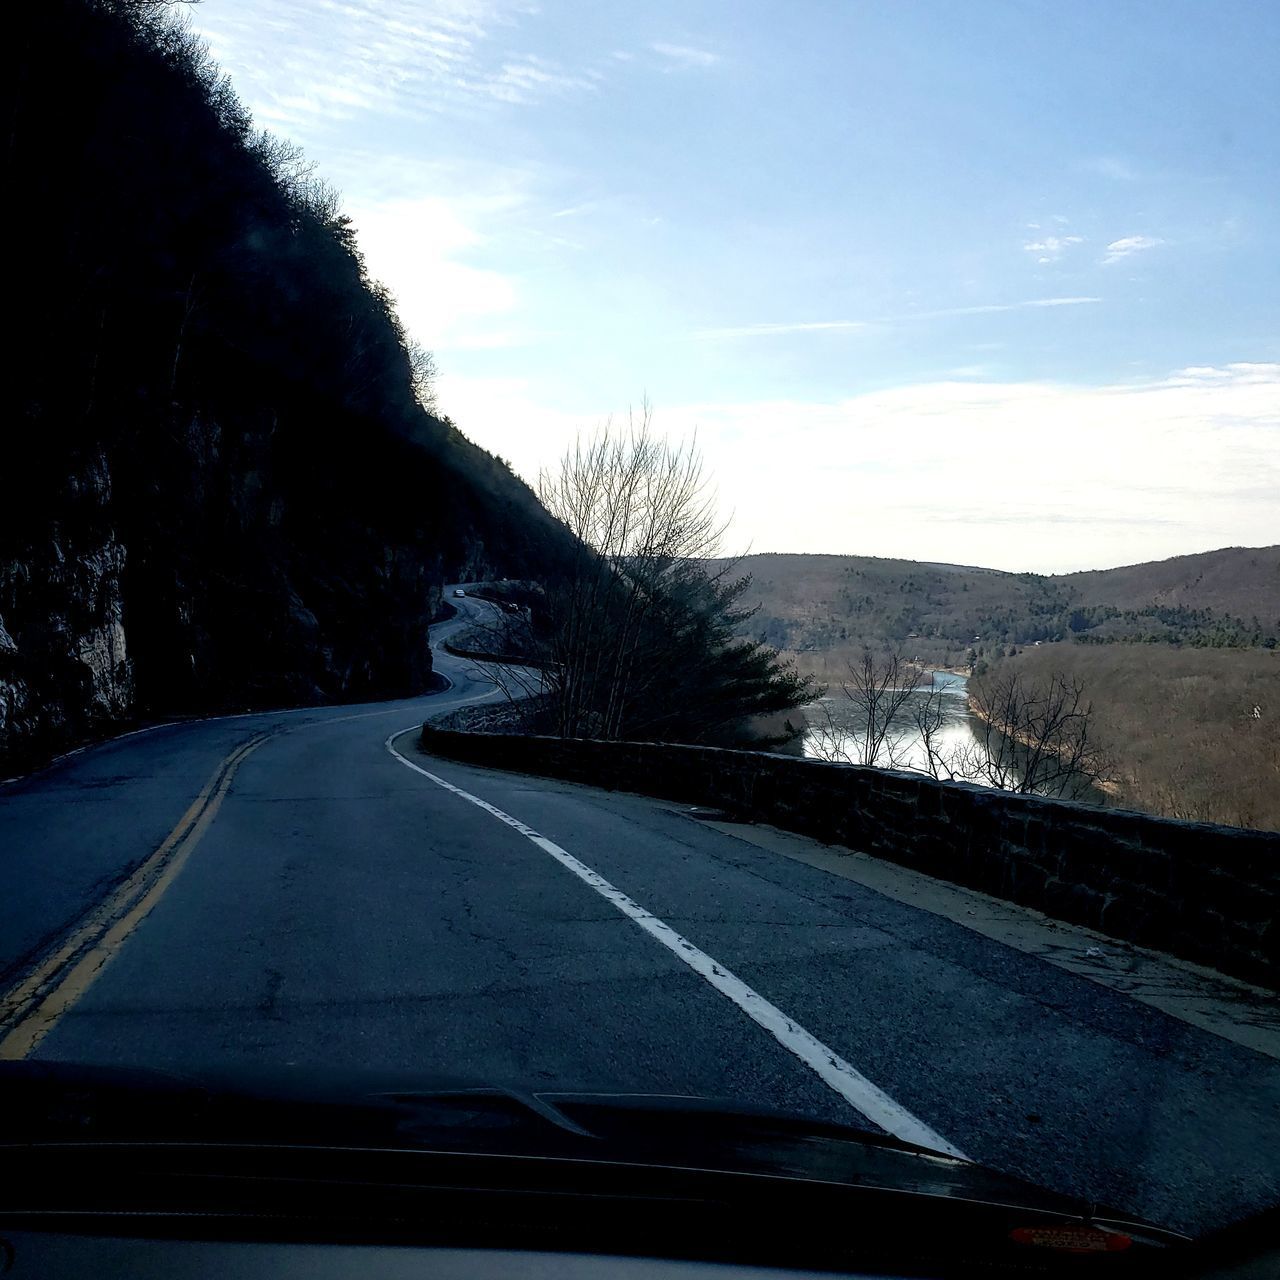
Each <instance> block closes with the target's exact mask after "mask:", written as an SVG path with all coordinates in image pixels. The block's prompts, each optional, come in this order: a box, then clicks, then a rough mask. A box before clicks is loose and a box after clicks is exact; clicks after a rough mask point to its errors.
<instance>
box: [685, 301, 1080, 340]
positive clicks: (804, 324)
mask: <svg viewBox="0 0 1280 1280" xmlns="http://www.w3.org/2000/svg"><path fill="white" fill-rule="evenodd" d="M1101 301H1102V299H1101V298H1089V297H1072V298H1029V299H1026V300H1024V301H1022V302H984V303H980V304H978V305H975V306H971V307H943V308H941V309H940V310H937V311H910V312H906V313H904V314H903V315H898V316H880V317H877V318H876V319H874V320H800V321H779V322H764V323H761V324H743V325H730V326H728V327H726V328H722V329H699V330H697V331H695V332H694V333H691V334H689V335H688V336H689V337H691V338H695V339H699V340H707V339H719V338H771V337H776V336H777V335H779V334H785V333H820V332H824V331H840V330H849V331H855V330H859V329H870V328H874V327H877V326H884V325H895V324H910V323H911V322H913V321H921V320H945V319H949V318H950V317H953V316H981V315H996V314H999V313H1000V312H1002V311H1025V310H1035V309H1039V308H1043V307H1081V306H1089V305H1092V304H1094V303H1098V302H1101Z"/></svg>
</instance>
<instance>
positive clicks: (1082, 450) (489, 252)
mask: <svg viewBox="0 0 1280 1280" xmlns="http://www.w3.org/2000/svg"><path fill="white" fill-rule="evenodd" d="M191 20H192V21H193V23H194V24H195V26H196V27H197V29H198V30H200V31H201V32H202V34H204V35H205V36H206V38H207V39H208V40H209V43H210V45H211V46H212V49H213V52H214V54H215V56H216V57H217V58H218V60H219V61H220V62H221V64H222V65H223V67H224V68H225V69H226V70H227V71H228V72H229V73H230V74H231V76H232V79H233V81H234V83H235V85H236V88H237V89H238V91H239V93H240V94H241V96H242V98H243V99H244V100H245V102H246V104H247V105H248V106H249V107H250V108H251V110H252V111H253V112H254V115H255V118H256V120H257V122H258V123H259V124H260V125H262V126H264V127H267V128H269V129H271V130H272V131H274V132H277V133H280V134H283V135H286V136H288V137H291V138H293V139H294V140H296V141H297V142H299V143H301V144H302V145H303V146H304V147H305V149H306V151H307V153H308V154H309V156H310V157H311V158H312V159H313V160H314V161H315V162H316V165H317V168H318V170H319V172H320V173H321V175H322V176H324V177H326V178H328V179H330V180H331V181H332V182H334V183H335V184H336V185H337V186H338V187H340V188H341V190H342V191H343V194H344V200H345V205H346V207H347V209H348V211H349V212H350V213H351V215H352V217H353V218H354V220H355V222H356V225H357V228H358V232H359V236H360V242H361V245H362V247H363V249H364V252H365V253H366V256H367V258H368V261H369V264H370V267H371V270H372V271H373V273H374V274H375V275H377V276H378V277H380V278H381V279H383V280H384V281H385V282H386V283H387V284H388V285H389V286H390V288H391V289H392V291H393V292H394V293H395V295H396V297H397V298H398V300H399V304H400V310H401V314H402V317H403V319H404V320H405V322H406V325H407V327H408V328H409V329H410V331H411V332H412V333H413V334H414V335H415V336H416V337H417V338H419V339H420V340H421V341H423V342H424V343H426V344H427V345H428V346H430V347H431V348H432V349H433V350H434V351H435V352H436V357H437V363H438V365H439V368H440V371H441V376H440V383H439V395H440V401H441V405H442V408H443V409H444V411H446V412H448V413H449V414H450V415H451V416H452V417H453V418H454V419H455V421H456V422H457V423H458V425H459V426H460V427H461V428H462V429H463V430H464V431H465V432H466V433H467V434H469V435H470V436H471V437H472V438H473V439H475V440H476V441H478V442H479V443H480V444H482V445H484V446H485V447H486V448H489V449H492V450H494V451H495V452H497V453H500V454H501V455H502V456H504V457H506V458H508V459H509V460H510V461H511V462H512V464H513V465H514V466H515V467H516V468H517V470H519V471H520V472H521V473H522V474H524V475H525V476H526V477H527V478H529V479H531V480H533V479H536V476H537V473H538V470H539V468H540V467H542V466H546V465H550V464H553V463H554V462H555V460H556V458H557V457H558V456H559V454H560V453H561V452H562V451H563V449H564V447H565V445H566V444H567V442H568V441H570V440H571V439H572V437H573V435H574V434H575V432H577V431H580V430H586V429H590V428H591V427H592V426H593V425H594V424H596V423H598V422H600V421H602V420H603V419H605V418H606V417H608V416H609V415H610V414H613V415H615V417H616V416H618V415H622V416H625V414H626V412H627V409H628V406H629V405H636V404H638V403H639V402H640V400H641V398H642V397H644V396H646V395H647V396H648V398H649V400H650V401H651V402H652V404H653V408H654V419H655V424H656V426H657V427H658V429H660V430H662V431H664V432H667V433H669V434H672V435H674V436H684V435H687V434H688V433H690V432H691V431H693V430H695V429H696V430H697V432H698V439H699V443H700V445H701V447H702V449H703V451H704V453H705V454H706V457H707V461H708V464H709V466H710V468H711V470H712V471H713V472H714V474H715V476H716V480H717V483H718V487H719V491H720V495H721V501H722V505H723V507H724V508H725V511H726V513H730V512H731V513H732V514H733V524H732V527H731V530H730V534H729V537H728V540H727V541H728V549H731V550H742V549H746V548H748V547H750V548H751V549H753V550H757V551H764V550H775V551H832V552H844V553H856V554H868V555H901V556H906V557H909V558H919V559H929V560H953V561H959V562H964V563H979V564H989V565H993V566H995V567H1000V568H1009V569H1036V570H1042V571H1060V570H1066V569H1072V568H1083V567H1092V566H1101V565H1109V564H1119V563H1126V562H1131V561H1135V560H1140V559H1147V558H1155V557H1160V556H1165V555H1174V554H1179V553H1182V552H1188V551H1197V550H1206V549H1208V548H1210V547H1214V546H1221V545H1228V544H1245V545H1251V544H1260V543H1273V542H1276V541H1280V253H1278V252H1277V249H1278V247H1280V246H1278V241H1280V88H1278V87H1277V79H1278V78H1277V75H1276V71H1275V58H1276V50H1277V49H1278V48H1280V4H1276V3H1274V2H1273V0H1258V2H1257V3H1247V2H1244V0H1219V2H1218V3H1208V2H1205V3H1197V4H1188V3H1179V2H1177V0H1161V2H1160V3H1141V2H1139V0H1107V2H1106V3H1087V2H1085V0H1070V2H1069V3H1066V2H1060V3H1056V4H1047V3H1036V2H1031V0H1002V2H995V0H991V2H987V0H966V3H963V4H960V3H923V2H921V3H912V2H910V0H900V2H898V3H884V2H880V3H861V2H853V0H850V2H848V3H840V2H837V0H828V2H826V3H806V2H802V0H785V3H784V2H782V0H777V2H776V3H773V4H761V3H751V2H737V3H717V4H710V3H706V4H703V3H694V2H690V0H685V2H684V3H680V4H671V3H664V2H658V3H648V4H644V5H631V4H627V5H622V4H616V5H614V4H607V3H603V2H602V0H595V2H594V3H591V2H577V0H575V2H573V3H555V2H554V0H546V3H542V4H532V3H523V2H520V0H514V2H512V3H507V2H506V0H270V2H268V0H204V3H202V4H201V5H199V7H197V8H196V9H194V10H193V13H192V19H191Z"/></svg>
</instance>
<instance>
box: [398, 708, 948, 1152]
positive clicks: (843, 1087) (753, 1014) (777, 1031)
mask: <svg viewBox="0 0 1280 1280" xmlns="http://www.w3.org/2000/svg"><path fill="white" fill-rule="evenodd" d="M418 727H419V726H418V725H410V726H409V728H407V729H401V730H399V731H398V732H396V733H393V734H391V735H390V736H389V737H388V738H387V740H386V743H385V744H384V745H385V746H386V748H387V750H388V751H389V752H390V753H391V755H392V756H393V757H394V758H395V759H396V760H398V761H399V762H400V763H401V764H402V765H404V766H405V767H406V768H408V769H412V770H413V771H414V772H415V773H420V774H421V775H422V776H423V777H424V778H429V779H430V780H431V781H432V782H434V783H435V784H436V786H438V787H443V788H444V789H445V790H446V791H452V792H453V794H454V795H456V796H460V797H461V798H462V799H463V800H467V801H469V802H470V803H471V804H474V805H476V806H477V807H478V808H481V809H483V810H484V811H485V812H486V813H488V814H492V816H493V817H495V818H497V819H498V821H499V822H505V823H506V825H507V826H509V827H512V828H514V829H515V830H516V831H518V832H520V834H521V835H522V836H524V837H525V839H527V840H529V841H531V842H532V843H533V844H535V845H537V846H538V848H539V849H541V850H542V851H543V852H544V853H549V854H550V855H551V856H552V857H553V858H554V859H555V860H556V861H557V862H558V863H560V865H561V866H563V867H565V868H566V869H567V870H569V871H572V872H573V874H574V875H575V876H577V877H578V879H579V880H581V881H582V882H583V883H584V884H587V885H590V886H591V888H593V889H594V890H595V891H596V892H597V893H598V894H600V896H601V897H602V898H604V899H606V901H608V902H611V903H612V904H613V905H614V906H615V907H616V908H617V909H618V910H619V911H621V912H622V914H623V915H624V916H626V917H627V918H628V919H630V920H632V921H634V923H636V924H638V925H639V926H640V928H642V929H643V930H644V931H645V932H646V933H647V934H649V936H650V937H652V938H655V939H656V940H657V941H658V942H660V943H662V945H663V946H664V947H666V948H667V950H668V951H670V952H671V953H672V954H673V955H674V956H676V957H677V958H678V959H680V960H683V961H684V963H685V964H687V965H688V966H689V968H691V969H692V970H693V971H694V972H695V973H697V974H699V975H700V976H701V977H703V978H705V979H706V980H707V981H708V982H709V983H710V984H711V985H712V986H713V987H715V989H716V990H717V991H719V992H720V994H721V995H723V996H727V997H728V999H730V1000H732V1001H733V1003H734V1004H736V1005H737V1006H738V1008H739V1009H741V1010H742V1012H743V1013H745V1014H746V1015H747V1017H749V1018H750V1019H751V1020H752V1021H753V1022H756V1023H757V1024H759V1025H760V1026H761V1027H763V1028H764V1029H765V1030H766V1031H768V1032H769V1033H770V1035H772V1036H773V1037H774V1039H775V1040H777V1041H778V1043H779V1044H781V1045H782V1046H783V1048H785V1049H788V1050H790V1051H791V1052H792V1053H794V1054H795V1056H796V1057H797V1058H799V1059H800V1061H801V1062H803V1063H804V1064H805V1066H807V1067H809V1068H811V1069H812V1070H813V1071H814V1072H815V1073H816V1074H817V1075H818V1076H819V1077H820V1078H821V1079H822V1081H823V1083H824V1084H826V1085H828V1086H829V1087H830V1088H831V1089H834V1090H835V1092H836V1093H838V1094H839V1095H840V1096H841V1097H842V1098H843V1099H844V1100H845V1101H846V1102H847V1103H848V1104H849V1105H850V1106H851V1107H853V1108H854V1110H856V1111H858V1112H859V1113H860V1114H862V1115H863V1116H865V1117H866V1118H867V1119H868V1120H870V1121H872V1123H874V1124H877V1125H879V1126H880V1128H882V1129H883V1130H884V1131H885V1132H886V1133H889V1134H892V1135H893V1136H894V1137H895V1138H900V1139H902V1140H903V1141H904V1142H914V1143H915V1144H916V1145H917V1146H921V1147H929V1148H931V1149H932V1150H933V1151H936V1152H938V1153H940V1154H942V1155H947V1156H952V1157H954V1158H955V1159H957V1160H968V1158H969V1157H968V1156H966V1155H965V1154H964V1153H963V1152H962V1151H960V1150H959V1149H958V1148H957V1147H955V1146H953V1145H952V1144H951V1143H950V1142H948V1141H947V1140H946V1139H945V1138H944V1137H942V1136H941V1135H940V1134H938V1133H935V1132H934V1131H933V1130H932V1129H930V1128H929V1126H928V1125H926V1124H925V1123H924V1121H923V1120H920V1119H918V1118H917V1117H916V1116H914V1115H912V1114H911V1112H910V1111H908V1110H907V1109H906V1108H905V1107H903V1106H901V1105H900V1104H899V1103H897V1102H895V1101H894V1100H893V1099H892V1098H891V1097H889V1095H888V1094H887V1093H885V1092H884V1090H883V1089H881V1088H879V1087H878V1086H877V1085H874V1084H872V1082H871V1081H870V1080H868V1079H867V1077H866V1076H864V1075H863V1074H862V1073H861V1072H860V1071H858V1070H857V1068H855V1067H853V1066H851V1065H850V1064H849V1063H848V1062H846V1061H845V1060H844V1059H843V1058H842V1057H840V1055H839V1054H837V1053H836V1052H835V1051H834V1050H832V1049H829V1048H827V1046H826V1045H824V1044H823V1043H822V1042H821V1041H820V1040H817V1039H816V1038H815V1037H814V1036H812V1035H810V1034H809V1032H807V1031H806V1030H805V1029H804V1028H803V1027H802V1026H800V1024H799V1023H797V1022H796V1021H795V1020H794V1019H792V1018H789V1017H788V1016H787V1015H786V1014H785V1013H783V1012H782V1010H781V1009H779V1008H777V1007H776V1006H775V1005H772V1004H770V1003H769V1001H768V1000H766V999H765V998H764V997H763V996H762V995H760V994H759V993H758V992H756V991H753V990H752V989H751V988H750V987H749V986H747V984H746V983H745V982H743V981H742V979H741V978H738V977H736V976H735V975H734V974H732V973H730V971H729V970H728V969H726V968H725V967H724V965H722V964H720V963H719V962H718V961H716V960H713V959H712V958H711V957H710V956H709V955H707V953H706V952H705V951H700V950H699V949H698V948H697V947H695V946H694V945H693V943H692V942H690V941H689V940H688V939H687V938H684V937H682V936H681V935H680V934H678V933H677V932H676V931H675V930H674V929H673V928H672V927H671V926H670V925H669V924H666V923H665V922H664V921H662V920H659V919H658V917H657V916H655V915H653V914H652V913H651V912H649V911H646V910H645V909H644V908H643V907H642V906H640V904H639V903H638V902H635V901H634V900H633V899H631V898H629V897H627V895H626V894H625V893H623V892H622V890H621V889H618V888H616V887H615V886H614V885H612V884H610V883H609V881H608V880H606V879H605V878H604V877H603V876H601V875H599V874H598V873H597V872H595V871H592V869H591V868H590V867H588V866H586V865H585V864H584V863H582V862H579V861H578V859H577V858H575V857H574V856H573V854H571V853H569V852H568V851H567V850H565V849H562V848H561V847H560V846H559V845H558V844H556V843H555V842H554V841H553V840H548V839H547V837H546V836H543V835H539V834H538V832H536V831H535V830H534V829H533V828H532V827H529V826H526V825H525V824H524V823H523V822H521V821H520V820H519V819H518V818H513V817H512V816H511V815H510V814H508V813H503V811H502V810H501V809H499V808H497V807H496V806H494V805H491V804H490V803H489V802H488V801H487V800H482V799H480V797H479V796H473V795H472V794H471V793H470V792H469V791H464V790H462V788H461V787H456V786H454V785H453V783H452V782H446V781H445V779H444V778H441V777H440V776H438V775H437V774H434V773H431V772H430V771H429V770H427V769H424V768H422V766H421V765H417V764H414V763H413V761H412V760H409V759H406V757H404V756H402V755H401V754H400V752H399V751H397V750H396V749H395V745H394V743H395V739H396V738H399V737H402V736H403V735H404V734H406V733H409V732H411V731H412V730H414V729H417V728H418Z"/></svg>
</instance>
